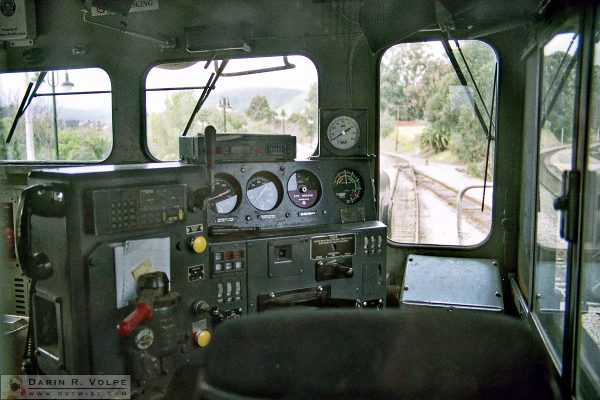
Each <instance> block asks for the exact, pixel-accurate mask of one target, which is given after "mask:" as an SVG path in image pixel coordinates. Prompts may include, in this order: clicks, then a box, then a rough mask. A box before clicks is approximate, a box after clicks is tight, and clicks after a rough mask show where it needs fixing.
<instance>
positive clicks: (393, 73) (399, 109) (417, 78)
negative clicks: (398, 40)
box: [380, 43, 448, 120]
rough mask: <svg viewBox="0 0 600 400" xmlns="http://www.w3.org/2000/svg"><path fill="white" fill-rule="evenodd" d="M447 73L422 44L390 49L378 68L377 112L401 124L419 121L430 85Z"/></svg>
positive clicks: (445, 68) (445, 67)
mask: <svg viewBox="0 0 600 400" xmlns="http://www.w3.org/2000/svg"><path fill="white" fill-rule="evenodd" d="M447 70H448V68H447V66H445V65H444V64H443V63H442V61H441V59H440V58H439V57H436V56H435V55H433V54H432V53H431V51H429V47H428V46H426V45H423V44H422V43H412V44H405V45H401V46H396V47H393V48H391V49H390V50H388V52H386V55H385V58H384V60H383V62H382V64H381V87H380V90H381V108H382V109H383V111H384V112H387V113H388V114H389V115H392V116H394V117H397V118H399V119H401V120H415V119H423V118H424V116H425V105H426V103H427V99H428V98H429V95H430V93H431V89H432V85H434V83H435V82H436V81H437V80H439V79H440V77H441V75H442V74H443V73H444V72H446V71H447Z"/></svg>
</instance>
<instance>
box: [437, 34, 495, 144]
mask: <svg viewBox="0 0 600 400" xmlns="http://www.w3.org/2000/svg"><path fill="white" fill-rule="evenodd" d="M441 33H442V45H443V46H444V50H445V51H446V55H447V56H448V59H449V60H450V63H451V64H452V68H454V71H455V72H456V76H457V77H458V80H459V81H460V84H461V85H463V86H464V87H465V92H466V94H467V96H468V98H469V101H470V102H471V104H472V105H473V110H474V111H475V116H476V117H477V120H478V121H479V124H480V125H481V129H483V133H484V134H485V137H486V138H491V129H488V127H487V125H486V123H485V121H484V119H483V115H481V112H480V111H479V107H478V106H477V103H476V102H475V99H474V98H473V94H472V93H471V92H470V91H469V90H468V89H467V87H468V84H467V79H466V78H465V75H464V74H463V72H462V70H461V68H460V65H459V64H458V60H457V59H456V56H455V55H454V52H453V51H452V48H451V47H450V43H449V37H448V33H447V32H446V31H445V30H442V32H441Z"/></svg>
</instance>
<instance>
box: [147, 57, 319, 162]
mask: <svg viewBox="0 0 600 400" xmlns="http://www.w3.org/2000/svg"><path fill="white" fill-rule="evenodd" d="M222 63H223V61H222V60H217V61H213V62H208V63H207V62H206V61H199V62H195V63H179V64H161V65H157V66H155V67H154V68H152V69H151V70H150V71H149V73H148V75H147V77H146V136H147V137H146V139H147V146H148V150H149V152H150V153H151V154H152V156H154V157H155V158H157V159H159V160H176V159H178V158H179V155H178V154H179V153H178V151H179V149H178V141H177V140H178V139H177V138H178V137H179V136H180V135H182V134H183V132H184V131H185V128H186V126H187V125H188V122H189V121H190V117H191V115H192V113H193V111H194V109H195V108H196V105H197V104H198V99H199V98H200V96H201V95H202V94H203V91H204V89H205V87H206V86H207V82H209V78H210V77H211V74H213V73H215V72H216V70H217V69H218V68H220V67H221V66H222V65H223V64H222ZM205 93H206V92H205ZM316 121H317V71H316V68H315V66H314V64H313V63H312V62H311V61H310V60H309V59H308V58H306V57H302V56H289V57H261V58H251V59H234V60H229V61H227V64H226V66H225V68H224V69H223V72H222V74H221V76H220V77H219V78H218V80H217V82H216V84H215V85H214V87H212V88H211V90H210V91H209V93H208V97H206V101H204V103H203V104H202V106H201V108H200V110H199V111H198V112H197V114H196V115H195V117H194V118H193V119H192V121H191V125H190V128H189V130H188V132H187V135H196V134H198V133H202V132H204V129H205V127H206V126H208V125H213V126H214V127H215V128H216V130H217V132H218V133H242V134H252V133H261V134H282V135H283V134H285V135H293V136H295V137H296V147H297V158H298V159H306V158H308V157H309V156H310V155H312V154H313V152H314V151H315V149H316V147H317V126H316Z"/></svg>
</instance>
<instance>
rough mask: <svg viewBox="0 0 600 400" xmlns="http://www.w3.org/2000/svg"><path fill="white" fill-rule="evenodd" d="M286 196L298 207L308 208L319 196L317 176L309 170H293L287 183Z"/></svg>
mask: <svg viewBox="0 0 600 400" xmlns="http://www.w3.org/2000/svg"><path fill="white" fill-rule="evenodd" d="M287 191H288V196H289V198H290V200H291V201H292V203H294V204H295V205H297V206H298V207H300V208H310V207H312V206H314V205H315V204H317V201H319V198H320V197H321V184H320V183H319V178H317V176H316V175H315V174H313V173H312V172H310V171H305V170H300V171H297V172H294V173H293V174H292V176H291V177H290V180H289V181H288V184H287Z"/></svg>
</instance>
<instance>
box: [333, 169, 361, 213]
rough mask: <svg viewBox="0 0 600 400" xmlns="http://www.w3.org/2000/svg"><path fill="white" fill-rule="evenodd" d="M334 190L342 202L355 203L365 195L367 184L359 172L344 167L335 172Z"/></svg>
mask: <svg viewBox="0 0 600 400" xmlns="http://www.w3.org/2000/svg"><path fill="white" fill-rule="evenodd" d="M333 192H334V193H335V195H336V197H337V198H338V199H340V201H341V202H343V203H346V204H354V203H356V202H358V201H359V200H360V199H361V198H362V197H363V194H364V193H365V185H364V183H363V180H362V178H361V177H360V175H359V174H358V172H356V171H354V170H351V169H346V168H344V169H342V170H341V171H339V172H338V173H337V174H335V178H334V179H333Z"/></svg>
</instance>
